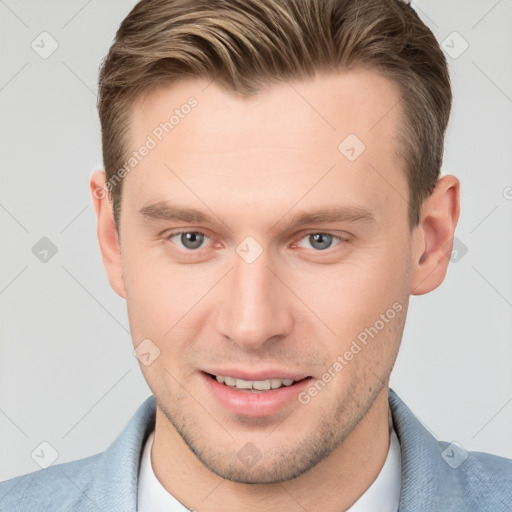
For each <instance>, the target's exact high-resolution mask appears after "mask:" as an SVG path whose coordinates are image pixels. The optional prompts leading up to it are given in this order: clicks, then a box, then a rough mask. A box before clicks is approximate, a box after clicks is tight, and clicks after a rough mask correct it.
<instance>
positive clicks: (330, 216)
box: [139, 201, 375, 229]
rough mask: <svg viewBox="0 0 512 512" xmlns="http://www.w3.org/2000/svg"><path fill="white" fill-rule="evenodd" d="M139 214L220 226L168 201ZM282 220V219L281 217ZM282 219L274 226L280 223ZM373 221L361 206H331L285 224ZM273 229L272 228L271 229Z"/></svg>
mask: <svg viewBox="0 0 512 512" xmlns="http://www.w3.org/2000/svg"><path fill="white" fill-rule="evenodd" d="M139 213H140V214H141V215H142V216H143V217H145V218H146V219H148V220H165V221H182V222H191V223H192V222H197V223H208V224H211V225H220V224H222V221H221V220H220V219H219V218H218V217H217V218H215V216H211V215H208V214H206V213H204V212H202V211H200V210H196V209H194V208H184V207H181V206H178V205H173V204H171V203H169V202H168V201H159V202H157V203H154V204H150V205H148V206H144V207H143V208H141V209H140V210H139ZM283 218H284V217H283ZM281 221H282V219H280V220H279V221H278V222H276V223H275V224H274V226H275V225H276V224H278V223H280V222H281ZM372 221H375V216H374V214H373V213H372V212H371V211H370V210H369V209H367V208H365V207H363V206H355V205H354V206H353V205H347V206H332V207H327V208H322V209H319V210H313V211H305V210H300V211H298V212H297V213H295V214H294V215H293V216H292V217H291V219H290V220H289V221H287V222H286V224H287V225H289V226H290V227H298V226H302V225H304V224H320V223H324V222H372ZM272 229H273V228H272Z"/></svg>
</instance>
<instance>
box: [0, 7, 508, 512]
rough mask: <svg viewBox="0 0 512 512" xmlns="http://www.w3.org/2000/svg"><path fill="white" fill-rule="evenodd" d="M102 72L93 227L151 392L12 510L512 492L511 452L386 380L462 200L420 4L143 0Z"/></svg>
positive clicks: (413, 501)
mask: <svg viewBox="0 0 512 512" xmlns="http://www.w3.org/2000/svg"><path fill="white" fill-rule="evenodd" d="M99 91H100V92H99V103H98V106H99V114H100V120H101V125H102V135H103V156H104V166H105V171H96V172H95V173H93V175H92V176H91V192H92V197H93V203H94V207H95V211H96V214H97V219H98V239H99V244H100V248H101V252H102V256H103V261H104V264H105V268H106V270H107V274H108V278H109V281H110V284H111V286H112V287H113V289H114V290H115V291H116V292H117V293H118V294H119V295H120V296H121V297H122V298H124V299H125V300H126V303H127V308H128V314H129V320H130V329H131V334H132V338H133V344H134V348H135V353H136V354H137V356H138V358H139V361H140V366H141V370H142V372H143V374H144V377H145V379H146V381H147V382H148V385H149V387H150V388H151V390H152V392H153V395H154V396H151V397H150V398H148V400H147V401H146V402H145V403H144V404H142V406H141V407H140V408H139V410H138V411H137V412H136V414H135V416H134V417H133V418H132V420H131V421H130V423H129V424H128V425H127V427H126V428H125V430H124V431H123V432H122V434H121V435H120V436H119V438H118V439H117V440H116V441H115V442H114V443H113V444H112V445H111V446H110V447H109V448H108V450H106V451H105V452H104V453H102V454H98V455H94V456H92V457H89V458H86V459H82V460H80V461H75V462H71V463H66V464H59V465H55V466H51V467H49V468H47V469H45V470H42V471H39V472H36V473H33V474H29V475H25V476H23V477H18V478H16V479H12V480H9V481H7V482H3V483H2V484H1V487H0V488H1V490H2V498H1V502H0V510H10V511H11V510H13V511H14V510H20V511H21V510H23V511H24V510H30V511H33V510H73V511H85V510H105V511H128V510H139V511H156V510H187V508H188V509H190V510H192V509H193V510H197V511H205V512H206V511H217V510H223V511H230V510H243V511H253V510H273V511H293V510H307V511H313V510H322V511H341V510H350V511H352V512H354V511H355V512H360V511H369V510H378V511H384V512H385V511H397V510H402V511H414V512H416V511H427V510H429V511H434V510H436V511H437V510H439V511H446V510H456V511H459V510H460V511H462V510H464V511H465V510H471V511H473V510H482V511H483V510H488V511H505V510H511V507H512V461H510V460H508V459H505V458H501V457H496V456H492V455H488V454H483V453H467V452H465V451H464V450H463V449H462V448H461V447H459V446H457V445H454V444H451V445H450V444H448V443H446V442H440V441H437V440H436V439H435V438H433V437H432V436H431V434H430V433H428V431H427V430H426V429H425V428H424V427H423V426H422V425H421V424H420V422H419V421H418V420H417V419H416V418H415V417H414V416H413V415H412V413H411V412H410V411H409V409H408V408H407V407H406V406H405V404H404V403H403V402H402V401H401V400H400V399H399V398H398V396H397V395H396V394H395V393H394V392H393V391H392V390H390V389H389V377H390V373H391V370H392V368H393V365H394V362H395V359H396V356H397V353H398V349H399V345H400V341H401V338H402V332H403V328H404V324H405V319H406V312H407V307H408V301H409V296H410V295H411V294H414V295H420V294H425V293H428V292H430V291H431V290H433V289H435V288H436V287H438V286H439V285H440V284H441V282H442V281H443V279H444V276H445V274H446V270H447V266H448V263H449V255H450V254H451V249H452V240H453V236H454V231H455V228H456V224H457V220H458V216H459V182H458V180H457V179H456V178H455V177H453V176H443V177H440V168H441V163H442V156H443V140H444V133H445V130H446V126H447V123H448V119H449V114H450V108H451V89H450V82H449V75H448V70H447V65H446V61H445V59H444V56H443V53H442V51H441V49H440V48H439V45H438V43H437V42H436V40H435V38H434V36H433V34H432V33H431V32H430V30H429V29H428V28H427V27H426V26H425V25H424V24H423V23H422V22H421V21H420V19H419V18H418V16H417V15H416V13H415V12H414V11H413V9H412V8H411V7H410V6H409V5H407V4H405V3H403V2H401V1H399V0H367V1H364V2H361V1H356V0H322V1H320V0H243V1H241V0H226V1H223V2H220V1H213V0H212V1H200V2H199V1H197V0H196V1H193V0H173V1H164V0H144V1H142V2H140V3H139V4H137V5H136V7H135V8H134V9H133V10H132V12H131V13H130V14H129V15H128V17H127V18H126V19H125V20H124V21H123V23H122V25H121V27H120V29H119V31H118V33H117V36H116V39H115V41H114V43H113V46H112V48H111V49H110V52H109V54H108V56H107V58H106V60H105V62H104V63H103V67H102V70H101V75H100V89H99Z"/></svg>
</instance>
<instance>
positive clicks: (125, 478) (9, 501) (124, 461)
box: [0, 395, 155, 512]
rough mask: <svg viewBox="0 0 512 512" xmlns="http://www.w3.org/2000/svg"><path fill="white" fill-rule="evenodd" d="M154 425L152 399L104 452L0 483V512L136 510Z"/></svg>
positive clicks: (137, 412)
mask: <svg viewBox="0 0 512 512" xmlns="http://www.w3.org/2000/svg"><path fill="white" fill-rule="evenodd" d="M154 426H155V400H154V397H153V396H152V395H151V396H150V397H148V398H147V399H146V400H145V401H144V403H143V404H142V405H140V407H139V408H138V409H137V411H136V412H135V414H134V415H133V416H132V417H131V419H130V420H129V422H128V424H127V425H126V426H125V428H124V429H123V431H122V432H121V434H119V436H118V437H117V438H116V439H115V440H114V442H113V443H112V444H111V445H110V446H109V447H108V448H107V449H106V450H105V451H104V452H101V453H98V454H96V455H91V456H89V457H85V458H83V459H79V460H75V461H71V462H64V463H61V464H55V465H52V466H50V467H48V468H46V469H41V470H39V471H35V472H33V473H27V474H26V475H22V476H18V477H16V478H12V479H10V480H6V481H4V482H0V512H36V511H45V512H48V511H51V512H69V511H73V512H89V511H93V510H94V511H96V512H97V511H98V510H105V511H106V510H108V511H109V512H129V511H135V510H136V504H137V478H138V470H139V464H140V458H141V453H142V449H143V446H144V443H145V441H146V439H147V438H148V436H149V434H150V433H151V432H152V431H153V429H154Z"/></svg>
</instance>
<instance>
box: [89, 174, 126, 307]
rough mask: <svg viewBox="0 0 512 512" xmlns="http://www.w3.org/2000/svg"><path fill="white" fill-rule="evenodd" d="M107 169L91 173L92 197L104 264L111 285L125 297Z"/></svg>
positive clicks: (119, 249)
mask: <svg viewBox="0 0 512 512" xmlns="http://www.w3.org/2000/svg"><path fill="white" fill-rule="evenodd" d="M105 183H106V176H105V171H103V170H96V171H94V172H93V173H92V174H91V179H90V189H91V198H92V203H93V206H94V211H95V212H96V219H97V229H96V233H97V236H98V242H99V245H100V250H101V256H102V259H103V265H104V266H105V270H106V272H107V276H108V280H109V282H110V286H112V288H113V289H114V291H115V292H116V293H117V294H118V295H119V296H120V297H122V298H123V299H124V298H125V289H124V281H123V271H122V261H121V248H120V245H119V237H118V232H117V228H116V225H115V222H114V213H113V209H112V203H111V201H110V199H109V194H108V193H107V187H106V185H105Z"/></svg>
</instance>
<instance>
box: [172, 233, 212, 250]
mask: <svg viewBox="0 0 512 512" xmlns="http://www.w3.org/2000/svg"><path fill="white" fill-rule="evenodd" d="M175 237H178V240H179V243H180V244H182V245H183V247H184V248H185V249H188V250H194V249H198V248H200V247H201V244H202V243H203V242H204V240H205V238H208V236H207V235H205V234H204V233H201V232H200V231H181V232H179V233H172V234H170V235H169V236H168V239H169V240H171V241H172V239H173V238H175Z"/></svg>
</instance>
